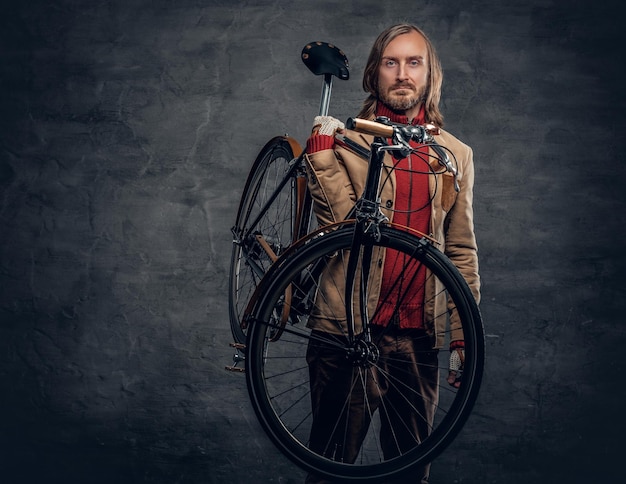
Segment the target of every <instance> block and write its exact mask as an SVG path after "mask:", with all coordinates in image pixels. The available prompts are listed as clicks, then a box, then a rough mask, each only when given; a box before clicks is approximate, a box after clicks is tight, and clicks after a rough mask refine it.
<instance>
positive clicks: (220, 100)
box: [0, 0, 626, 484]
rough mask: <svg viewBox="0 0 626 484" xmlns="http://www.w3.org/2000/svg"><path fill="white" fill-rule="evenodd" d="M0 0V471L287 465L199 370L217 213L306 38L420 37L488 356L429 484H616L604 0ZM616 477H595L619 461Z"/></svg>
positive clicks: (224, 241)
mask: <svg viewBox="0 0 626 484" xmlns="http://www.w3.org/2000/svg"><path fill="white" fill-rule="evenodd" d="M12 3H13V4H12V5H11V4H9V2H3V4H2V5H3V6H2V7H0V19H1V20H0V22H1V28H0V53H1V58H0V142H1V146H0V251H1V253H0V287H1V294H0V323H1V324H0V408H1V410H0V481H2V482H7V483H25V482H64V483H101V482H102V483H104V482H124V483H126V482H128V483H131V482H132V483H143V482H145V483H174V482H176V483H200V482H210V483H222V482H234V483H246V482H283V483H286V482H300V481H301V479H302V472H301V471H299V470H298V469H296V468H294V467H293V466H292V465H291V464H290V463H288V462H286V460H285V459H284V458H282V457H281V456H280V455H279V454H278V452H277V451H276V450H275V449H274V448H273V446H272V445H271V444H270V443H269V441H268V439H267V438H266V437H265V435H264V434H263V433H262V432H261V431H260V429H259V427H258V425H257V423H256V421H255V419H254V416H253V413H252V409H251V407H250V405H249V403H248V400H247V395H246V390H245V384H244V379H243V377H242V376H240V375H234V374H229V373H226V372H224V370H223V367H224V365H225V364H227V363H229V360H230V356H231V351H230V349H229V348H228V346H227V345H228V342H229V340H230V337H229V329H228V319H227V318H228V315H227V275H228V258H229V252H230V242H231V238H230V233H229V228H230V226H231V225H232V223H233V221H234V215H235V210H236V206H237V203H238V197H239V194H240V192H241V189H242V186H243V182H244V180H245V176H246V173H247V170H248V169H249V166H250V164H251V162H252V160H253V159H254V156H255V154H256V152H257V151H258V149H259V148H260V147H261V146H262V145H263V144H264V142H265V141H266V140H267V139H269V138H270V137H272V136H274V135H277V134H283V133H285V132H289V134H291V135H294V136H296V137H297V138H298V139H300V140H301V141H304V139H305V137H306V134H307V132H308V131H309V127H310V124H311V120H312V117H313V116H314V115H315V113H316V111H317V107H318V102H319V92H320V89H321V82H320V79H319V78H315V77H313V76H312V75H311V74H310V73H309V72H308V71H307V70H306V68H305V67H304V65H303V64H302V63H301V62H300V60H299V52H300V49H301V48H302V46H303V45H304V44H305V43H307V42H309V41H311V40H326V41H331V42H334V43H335V44H337V45H338V46H340V47H341V48H342V49H343V50H344V51H345V52H346V53H347V54H348V56H349V58H350V60H351V67H352V79H351V80H350V81H347V82H337V83H335V87H334V91H333V99H332V103H331V112H332V113H333V114H335V115H336V116H337V117H339V118H342V119H343V118H346V117H348V116H350V115H354V114H355V112H356V111H357V110H358V108H359V106H360V102H361V101H362V99H363V93H362V92H361V89H360V77H361V73H362V69H363V65H364V61H365V57H366V55H367V52H368V49H369V46H370V45H371V43H372V41H373V39H374V37H375V35H376V34H377V33H378V32H379V31H380V30H381V29H382V28H384V27H386V26H388V25H390V24H391V23H394V22H396V21H397V20H403V19H406V20H410V21H412V22H415V23H417V24H419V25H420V26H422V27H423V28H424V29H425V30H426V32H428V33H429V34H430V36H431V37H432V39H433V41H434V42H435V44H436V45H437V47H438V50H439V53H440V54H441V57H442V60H443V64H444V71H445V85H444V86H445V89H444V99H443V104H444V105H443V108H444V114H445V115H446V120H447V127H448V128H449V129H450V130H451V131H453V132H454V133H455V134H457V135H458V136H459V137H460V138H461V139H463V140H465V141H466V142H467V143H469V144H470V145H472V146H473V148H474V150H475V160H476V168H477V183H476V202H475V205H476V222H477V227H476V228H477V236H478V239H479V243H480V249H481V250H480V256H481V273H482V277H483V281H484V291H483V293H484V296H483V297H484V299H483V303H482V311H483V313H484V317H485V321H486V329H487V333H488V358H489V359H488V366H487V373H486V377H485V383H484V387H483V390H482V393H481V396H480V399H479V402H478V405H477V408H476V411H475V413H474V415H473V416H472V418H471V420H470V421H469V423H468V425H467V427H466V428H465V429H464V431H463V433H462V435H461V436H460V437H459V438H458V439H457V441H456V442H455V443H454V444H453V445H452V447H451V448H450V449H449V450H448V451H447V452H446V453H445V454H444V455H443V456H441V457H440V458H439V459H438V460H437V462H436V463H435V466H434V468H433V476H432V480H433V482H435V483H440V484H444V483H452V482H456V483H466V484H467V483H496V482H497V483H530V482H532V483H557V482H569V483H583V482H584V483H587V482H593V483H596V482H602V483H615V482H623V478H624V472H623V467H620V465H619V463H620V462H621V459H622V457H621V456H622V455H623V451H624V450H625V449H624V444H623V438H622V436H623V430H624V428H625V424H626V419H625V417H624V412H623V401H624V397H625V396H626V392H625V391H624V387H623V382H624V377H623V375H622V373H621V366H622V364H621V363H622V360H623V351H624V347H626V344H625V343H626V341H625V339H626V338H625V334H626V331H625V330H624V327H625V326H624V324H625V323H624V313H625V311H626V307H625V306H626V302H625V301H626V298H625V297H624V295H625V289H626V284H625V283H624V280H623V274H624V269H626V258H625V256H624V252H623V249H624V242H623V240H624V234H625V230H624V222H625V219H626V216H625V215H624V214H625V211H626V196H625V195H624V188H623V183H624V182H625V181H626V169H625V167H624V163H623V161H624V154H623V152H622V150H623V149H624V135H623V133H624V128H625V127H626V126H625V124H626V123H625V122H624V117H623V114H624V107H625V102H624V101H625V99H624V93H623V83H624V81H625V80H626V79H625V75H624V72H623V65H624V55H623V47H624V35H622V34H621V31H620V29H621V26H620V25H619V22H617V21H616V19H617V9H616V8H614V7H616V6H617V5H619V4H618V2H617V1H612V2H597V3H598V4H597V5H594V7H593V8H592V9H591V8H589V4H588V2H582V1H568V2H565V1H552V2H550V1H540V0H534V1H519V0H514V1H511V2H501V1H496V0H470V1H466V2H455V1H446V0H444V1H439V2H431V1H414V0H410V1H409V0H398V1H395V2H384V1H382V2H381V1H380V0H364V1H361V2H358V3H357V2H336V1H334V0H333V1H326V0H321V1H316V2H309V1H303V0H290V1H286V0H274V1H269V0H264V1H258V2H254V1H249V2H237V1H232V2H226V1H220V0H213V1H211V0H194V1H188V0H181V1H178V2H167V1H147V0H125V1H122V0H111V1H100V2H98V1H87V2H81V1H78V0H61V1H58V2H44V1H39V0H32V1H29V2H12ZM620 474H621V478H619V476H620Z"/></svg>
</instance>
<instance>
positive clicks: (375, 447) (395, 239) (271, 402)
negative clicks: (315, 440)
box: [246, 225, 485, 482]
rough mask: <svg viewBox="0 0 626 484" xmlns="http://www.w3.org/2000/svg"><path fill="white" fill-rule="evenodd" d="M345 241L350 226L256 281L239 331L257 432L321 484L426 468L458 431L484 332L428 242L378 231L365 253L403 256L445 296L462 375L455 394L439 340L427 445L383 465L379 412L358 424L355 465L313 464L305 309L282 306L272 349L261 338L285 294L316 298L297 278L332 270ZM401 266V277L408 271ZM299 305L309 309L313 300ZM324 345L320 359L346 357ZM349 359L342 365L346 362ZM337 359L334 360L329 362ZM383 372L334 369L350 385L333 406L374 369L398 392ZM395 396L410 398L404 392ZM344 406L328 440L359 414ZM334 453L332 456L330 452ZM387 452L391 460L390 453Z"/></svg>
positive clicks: (476, 381)
mask: <svg viewBox="0 0 626 484" xmlns="http://www.w3.org/2000/svg"><path fill="white" fill-rule="evenodd" d="M352 237H353V227H352V226H351V225H348V226H344V227H342V228H340V229H337V230H335V231H333V232H330V233H320V234H318V235H315V236H312V237H311V238H310V240H307V241H306V243H302V244H300V246H299V247H297V248H292V250H290V252H289V254H288V255H287V256H286V257H283V258H281V259H279V260H278V261H277V262H276V263H275V264H274V266H273V267H272V270H271V271H270V273H269V274H268V276H267V277H266V278H265V280H264V283H263V287H262V291H261V293H262V295H261V296H260V298H259V300H258V302H257V304H256V306H255V308H254V319H253V323H252V326H251V328H250V330H249V332H248V341H247V347H246V381H247V387H248V392H249V395H250V399H251V402H252V405H253V407H254V410H255V412H256V415H257V417H258V419H259V421H260V423H261V426H262V427H263V429H264V430H265V432H266V433H267V435H268V436H269V438H270V439H271V441H272V442H273V443H274V444H275V445H276V446H277V447H278V449H279V450H280V451H281V452H282V453H283V454H284V455H286V456H287V457H288V458H289V459H291V460H292V461H293V462H294V463H295V464H297V465H298V466H300V467H301V468H303V469H305V470H306V471H308V472H309V473H311V474H314V475H316V476H320V477H322V478H326V479H331V480H333V482H335V481H337V482H356V481H358V482H376V481H380V480H383V479H390V478H392V477H397V476H400V475H402V474H405V473H408V472H411V471H414V470H415V469H416V468H417V467H419V466H424V465H426V464H427V463H429V462H431V461H432V460H433V459H434V458H435V457H436V456H437V455H439V454H440V453H441V452H442V451H443V450H444V449H445V448H446V447H447V446H448V445H449V444H450V442H452V440H453V439H454V438H455V436H456V435H457V434H458V432H459V431H460V430H461V428H462V427H463V425H464V423H465V421H466V420H467V418H468V416H469V414H470V412H471V409H472V407H473V405H474V402H475V400H476V397H477V394H478V390H479V387H480V383H481V378H482V373H483V367H484V352H485V348H484V346H485V344H484V332H483V325H482V319H481V315H480V311H479V309H478V306H477V304H476V302H475V300H474V298H473V296H472V293H471V291H470V289H469V287H468V286H467V284H466V283H465V281H464V279H463V278H462V276H461V275H460V273H459V272H458V270H457V269H456V268H455V266H454V265H453V264H452V263H451V262H450V260H449V259H448V258H447V257H445V256H444V255H443V254H442V253H441V252H440V251H438V250H437V249H435V248H434V247H433V246H432V245H431V244H430V243H427V242H426V243H425V242H424V239H421V238H419V237H417V236H415V235H413V234H410V233H407V232H405V231H403V230H399V229H395V228H392V227H389V226H381V227H380V236H379V238H378V241H376V242H375V243H374V245H375V246H377V247H383V248H385V249H394V250H397V251H399V252H400V253H402V254H404V255H406V260H407V261H408V262H409V263H410V264H416V267H422V266H423V267H425V268H426V269H427V271H428V273H429V275H428V278H429V279H430V278H435V279H436V280H437V281H439V283H440V284H441V286H442V290H445V291H447V294H448V301H449V304H450V303H451V304H452V305H453V306H450V307H449V308H448V311H450V310H456V311H457V314H458V315H459V318H460V320H461V324H462V329H463V336H464V340H465V368H464V372H463V377H462V380H461V384H460V387H459V388H458V389H457V388H453V387H451V386H449V385H448V383H447V382H446V381H445V377H446V376H447V362H448V359H447V356H448V354H449V353H448V351H449V350H448V349H447V348H448V346H449V345H448V342H447V341H446V344H445V345H444V346H443V348H442V349H440V350H439V351H438V353H439V354H438V361H439V362H443V363H436V364H437V365H438V366H441V367H442V368H445V369H446V371H440V370H439V369H437V370H435V369H433V368H431V370H432V371H435V373H434V375H435V376H433V378H436V381H432V382H431V385H432V387H433V388H435V387H436V390H437V392H438V397H437V398H436V410H437V411H436V414H435V418H434V420H431V422H430V425H429V429H428V431H427V434H428V435H427V436H425V437H424V436H422V438H421V440H420V441H419V442H418V441H417V440H416V441H415V442H414V444H413V445H412V447H410V448H405V449H401V450H399V452H398V455H397V456H391V457H389V456H387V457H385V456H384V455H383V454H382V452H381V443H380V442H381V441H380V435H377V432H378V430H377V429H380V428H381V425H382V421H383V417H382V414H383V410H382V409H383V407H384V405H383V406H381V407H380V408H381V410H379V411H378V412H377V413H378V417H377V416H376V415H368V416H367V417H368V418H370V420H371V422H372V423H371V425H370V427H369V430H368V431H367V434H366V435H365V437H364V439H363V442H362V444H361V445H360V447H359V453H358V456H357V457H356V458H355V459H351V460H350V462H338V461H336V460H335V459H336V458H337V456H336V455H335V456H334V457H332V456H331V457H328V456H325V455H323V454H324V453H327V451H326V450H325V451H324V452H322V451H316V450H312V448H311V447H312V444H311V441H310V438H311V428H312V412H313V409H312V404H311V393H310V392H311V389H310V383H309V376H310V374H309V371H310V369H309V367H308V364H307V349H308V346H309V345H310V344H311V343H312V342H313V344H319V343H318V340H319V337H320V335H319V333H315V332H312V331H311V329H310V328H308V327H307V324H306V321H307V317H308V315H310V314H311V311H310V308H309V309H307V312H306V313H305V312H302V311H297V310H296V309H293V308H296V307H298V304H295V303H294V304H293V305H292V319H291V320H290V321H289V323H288V325H287V327H286V328H285V329H284V334H283V335H282V337H281V338H280V339H279V340H278V341H275V340H274V341H272V340H271V338H270V337H269V336H270V334H271V333H272V325H273V323H272V318H273V315H274V314H275V313H276V312H277V311H280V309H281V305H282V299H283V295H284V290H285V287H286V286H287V285H292V286H293V287H294V289H295V290H300V291H301V292H306V293H308V294H313V293H315V292H316V291H320V289H319V288H318V287H316V285H315V284H312V285H311V287H307V285H306V283H305V282H303V281H304V280H306V279H307V277H306V274H307V271H309V270H310V268H311V267H314V266H316V265H317V269H316V270H318V271H319V264H321V263H324V264H325V263H326V262H320V261H330V260H335V261H336V260H337V257H344V256H345V254H346V253H347V251H349V249H350V247H351V243H352ZM406 267H407V268H409V266H408V265H407V266H406ZM435 279H433V280H435ZM318 297H319V295H318ZM307 302H309V303H311V302H313V299H309V300H308V301H307ZM303 306H306V304H304V303H303V302H302V301H301V302H300V307H303ZM373 317H374V318H375V317H376V315H374V316H373ZM384 331H385V330H383V332H384ZM330 338H331V339H330V340H329V341H330V343H329V344H328V347H327V348H326V347H325V348H324V350H325V351H329V352H334V351H337V352H339V353H340V354H346V355H347V354H348V353H349V350H350V348H347V347H346V345H345V344H344V343H343V338H341V337H339V336H337V337H334V336H332V337H330ZM324 344H326V343H324ZM384 351H386V349H385V350H384ZM350 358H352V357H349V358H348V359H350ZM339 360H340V358H339V359H336V361H339ZM387 363H388V362H383V361H382V360H379V361H376V362H375V363H373V364H372V366H371V367H370V368H367V367H366V366H365V365H364V366H363V368H359V369H356V368H357V367H359V365H358V364H355V361H354V360H352V361H351V362H348V363H346V365H348V366H350V365H352V366H351V368H352V369H350V370H345V368H344V369H341V368H337V370H336V371H337V374H339V372H341V371H348V372H351V373H352V375H353V376H352V377H350V378H351V380H350V385H354V386H351V387H350V390H351V391H350V392H345V395H343V396H340V398H339V400H338V402H344V404H345V403H346V402H347V401H348V398H349V397H350V398H354V395H355V394H356V391H357V386H358V385H361V384H362V383H363V382H364V381H372V380H367V378H370V377H373V375H374V373H373V372H374V370H373V369H372V368H376V377H375V378H378V379H379V380H378V381H379V382H380V383H381V385H382V384H386V385H388V387H389V388H391V387H392V386H395V387H399V386H400V382H399V381H396V380H392V378H391V377H389V378H387V376H386V374H385V373H383V372H381V371H380V368H382V367H383V365H386V364H387ZM379 367H380V368H379ZM355 374H360V377H359V378H356V377H354V375H355ZM385 379H386V381H384V380H385ZM346 388H347V387H346ZM352 390H354V391H352ZM402 391H405V392H407V394H409V393H410V392H409V391H408V390H407V389H406V388H403V389H402ZM402 391H401V392H400V393H402ZM339 393H341V392H339ZM364 393H365V391H364V390H363V391H361V395H363V394H364ZM410 398H412V397H410ZM366 401H367V398H365V399H364V403H363V409H361V410H362V411H363V414H365V413H366V412H365V407H366ZM370 403H371V402H370ZM431 403H433V402H431ZM352 405H353V406H352V407H351V409H350V412H345V413H344V412H340V414H343V415H340V416H339V417H338V418H337V425H336V426H335V427H334V428H333V433H335V432H338V429H340V427H341V428H344V427H346V422H347V418H349V417H351V416H353V415H354V416H356V415H359V411H360V410H359V408H358V406H355V405H354V404H352ZM368 405H369V404H368ZM338 406H340V405H338ZM433 408H434V407H433ZM385 410H386V412H385V415H387V416H392V413H391V410H393V409H390V408H386V409H385ZM413 417H414V416H413ZM385 418H386V417H385ZM342 419H343V420H342ZM377 419H378V420H377ZM387 420H388V422H390V421H391V419H387ZM376 422H378V423H376ZM386 427H387V429H388V431H387V434H389V433H390V432H389V428H390V427H391V424H390V423H387V425H386ZM329 428H330V427H329ZM393 430H394V429H392V433H393ZM397 431H398V433H399V432H400V431H401V429H400V428H398V429H397ZM342 438H343V437H342ZM333 441H334V442H338V441H339V439H338V438H337V437H336V436H335V437H334V438H333ZM334 445H335V447H337V444H336V443H335V444H334ZM388 452H389V453H391V452H393V449H392V450H391V451H388Z"/></svg>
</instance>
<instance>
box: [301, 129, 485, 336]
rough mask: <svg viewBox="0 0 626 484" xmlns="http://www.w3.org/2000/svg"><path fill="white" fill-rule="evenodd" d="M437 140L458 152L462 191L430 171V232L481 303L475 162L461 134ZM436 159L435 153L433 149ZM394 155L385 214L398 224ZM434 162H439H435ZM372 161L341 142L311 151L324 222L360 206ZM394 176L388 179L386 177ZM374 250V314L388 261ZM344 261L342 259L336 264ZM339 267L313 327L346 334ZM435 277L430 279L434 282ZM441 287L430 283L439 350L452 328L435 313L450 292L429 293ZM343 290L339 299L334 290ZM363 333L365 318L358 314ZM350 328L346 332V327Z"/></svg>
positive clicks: (323, 284)
mask: <svg viewBox="0 0 626 484" xmlns="http://www.w3.org/2000/svg"><path fill="white" fill-rule="evenodd" d="M346 136H347V137H349V138H351V139H352V140H354V141H357V142H358V143H360V144H361V145H363V146H364V147H367V148H368V149H369V147H370V143H371V142H372V139H373V138H372V137H371V136H366V135H361V134H359V133H356V132H352V131H347V132H346ZM436 140H437V142H438V143H439V144H440V145H442V146H444V147H446V148H447V149H448V150H449V151H450V152H451V153H452V154H453V155H454V157H452V156H451V159H456V163H457V168H458V178H457V180H458V183H459V186H460V191H459V192H458V193H457V192H456V191H455V189H454V177H453V176H452V175H451V174H450V173H444V174H441V175H430V180H429V187H430V195H431V198H432V203H431V218H430V232H431V233H430V234H429V235H430V236H431V237H432V238H434V239H435V240H436V241H437V242H438V243H439V245H438V248H439V249H440V250H441V251H442V252H444V253H445V254H446V256H448V258H449V259H450V260H451V261H452V262H453V263H454V265H455V266H456V267H457V268H458V269H459V272H460V273H461V274H462V275H463V277H464V278H465V280H466V282H467V283H468V285H469V287H470V289H471V291H472V293H473V295H474V297H475V298H476V301H477V302H479V300H480V278H479V275H478V256H477V245H476V238H475V235H474V221H473V208H472V199H473V187H474V162H473V157H472V149H471V148H470V147H469V146H467V145H465V144H463V143H462V142H461V141H459V140H458V139H457V138H455V137H454V136H452V135H451V134H450V133H448V132H446V131H443V130H442V131H441V134H440V135H438V136H437V138H436ZM431 155H433V158H432V159H433V160H436V159H435V158H434V153H431ZM392 162H393V160H392V158H391V155H390V154H387V155H386V158H385V167H384V168H383V177H382V178H383V180H385V179H386V180H387V181H386V182H385V184H384V186H383V188H382V195H381V209H382V211H383V213H384V214H385V215H386V216H387V217H388V218H389V220H390V221H391V222H393V211H392V210H393V205H394V201H395V189H396V179H395V174H394V171H393V170H391V169H390V167H391V166H392ZM433 163H435V164H436V163H437V162H436V161H433ZM367 166H368V163H367V161H366V160H364V159H363V158H361V157H359V156H357V155H355V154H354V153H352V152H351V151H348V150H347V149H345V148H342V147H340V146H337V145H336V146H335V148H334V149H332V150H323V151H319V152H317V153H313V154H310V155H307V169H308V172H309V173H308V174H309V177H308V179H309V189H310V191H311V194H312V196H313V199H314V201H315V213H316V215H317V218H318V220H319V222H320V224H321V225H326V224H328V223H332V222H338V221H341V220H343V219H345V217H346V216H347V215H348V213H349V211H350V210H351V209H352V207H353V206H354V203H355V201H356V200H357V198H358V197H359V196H361V194H362V193H363V190H364V184H365V177H366V174H367ZM433 168H435V171H437V172H441V167H440V166H439V165H437V166H435V165H433ZM387 174H389V176H388V177H386V175H387ZM380 252H381V253H379V254H374V256H375V257H374V259H373V264H372V269H371V271H372V272H371V275H372V277H371V280H372V281H373V282H372V283H370V289H371V291H370V292H371V296H370V300H369V301H368V310H369V311H370V314H373V311H374V310H375V309H376V306H377V304H378V297H379V294H380V282H381V279H382V264H383V263H384V253H383V252H384V250H382V249H381V251H380ZM341 264H342V263H341V262H339V261H336V265H341ZM339 270H341V268H339V267H336V268H334V269H329V270H328V271H326V273H325V274H323V275H322V279H321V281H320V290H319V291H318V292H319V293H320V294H318V298H317V304H316V308H317V309H316V310H315V312H314V313H313V314H312V315H311V317H310V319H309V325H310V326H311V327H313V328H315V329H319V330H323V331H328V332H330V333H336V334H338V333H341V332H342V331H341V330H340V329H339V327H340V326H341V327H344V328H345V309H343V302H342V301H343V288H339V291H337V280H338V279H340V278H338V277H337V276H336V275H335V274H330V273H329V272H335V271H339ZM431 279H432V278H430V279H429V280H431ZM437 289H438V288H436V287H434V284H431V287H427V289H426V290H427V294H426V297H425V300H426V301H432V303H431V304H428V303H427V306H426V307H425V312H426V314H425V320H426V321H434V323H433V324H432V327H429V328H428V330H429V332H430V333H431V334H432V335H433V338H434V340H433V345H434V346H435V347H437V348H439V347H441V346H442V345H443V341H444V335H445V331H446V327H447V321H446V318H445V316H443V317H440V318H438V319H436V320H435V318H434V317H433V316H434V315H438V314H443V315H445V313H446V311H445V307H446V305H447V301H446V298H445V296H444V295H442V296H441V297H437V298H432V297H429V293H430V294H439V292H440V291H437ZM333 291H334V292H335V293H337V292H339V293H340V294H335V295H334V297H333V294H331V293H332V292H333ZM356 324H357V331H358V330H359V328H358V326H359V325H360V321H358V315H357V321H356ZM450 324H451V330H452V340H460V339H463V336H462V330H460V325H459V323H458V320H457V318H455V315H454V313H453V315H452V317H451V321H450ZM344 331H345V330H344Z"/></svg>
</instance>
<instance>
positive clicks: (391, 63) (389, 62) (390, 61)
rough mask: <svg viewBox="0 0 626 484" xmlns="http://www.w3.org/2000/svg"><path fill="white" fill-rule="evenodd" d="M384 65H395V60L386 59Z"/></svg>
mask: <svg viewBox="0 0 626 484" xmlns="http://www.w3.org/2000/svg"><path fill="white" fill-rule="evenodd" d="M385 65H386V66H387V67H393V66H395V65H396V62H395V61H392V60H388V61H386V62H385Z"/></svg>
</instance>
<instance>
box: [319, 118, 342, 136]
mask: <svg viewBox="0 0 626 484" xmlns="http://www.w3.org/2000/svg"><path fill="white" fill-rule="evenodd" d="M344 129H345V126H344V124H343V123H342V122H341V121H339V120H338V119H337V118H333V117H332V116H315V121H314V123H313V133H314V134H323V135H326V136H335V132H337V131H343V130H344Z"/></svg>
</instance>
